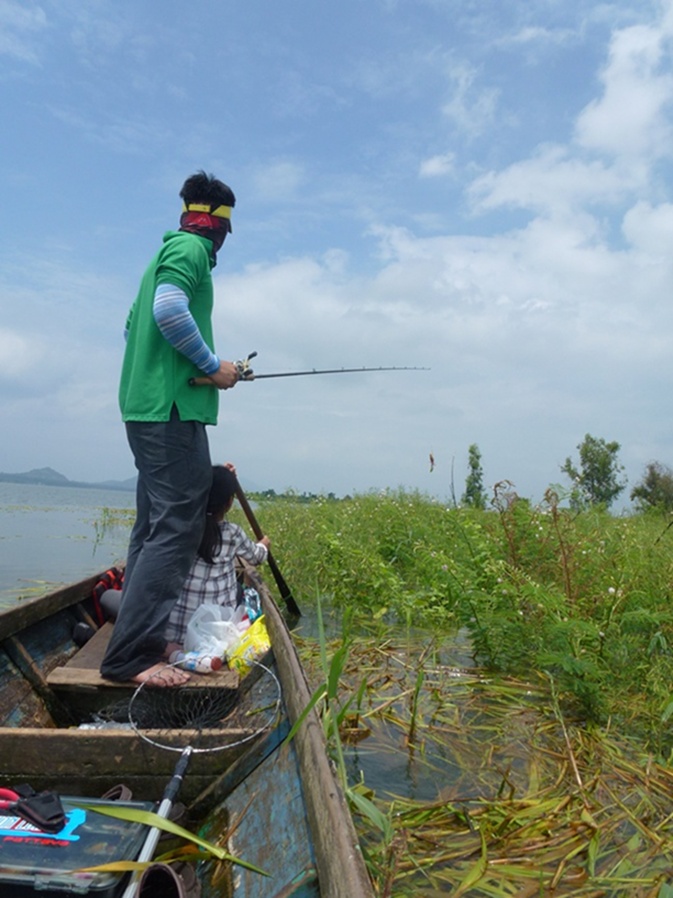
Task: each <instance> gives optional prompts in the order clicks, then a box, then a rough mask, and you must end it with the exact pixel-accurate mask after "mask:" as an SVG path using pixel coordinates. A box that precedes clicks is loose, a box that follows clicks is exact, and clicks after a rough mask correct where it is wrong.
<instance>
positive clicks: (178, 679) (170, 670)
mask: <svg viewBox="0 0 673 898" xmlns="http://www.w3.org/2000/svg"><path fill="white" fill-rule="evenodd" d="M189 680H190V676H189V674H188V673H187V672H186V671H184V670H180V668H178V667H171V666H168V665H166V664H154V665H152V667H148V668H147V670H143V671H141V672H140V673H139V674H136V675H135V677H131V682H132V683H138V685H140V684H141V683H146V684H147V686H151V687H153V688H154V687H155V686H156V687H157V688H159V689H164V688H166V687H171V686H184V685H185V683H189Z"/></svg>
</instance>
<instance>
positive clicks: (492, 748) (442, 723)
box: [298, 637, 673, 898]
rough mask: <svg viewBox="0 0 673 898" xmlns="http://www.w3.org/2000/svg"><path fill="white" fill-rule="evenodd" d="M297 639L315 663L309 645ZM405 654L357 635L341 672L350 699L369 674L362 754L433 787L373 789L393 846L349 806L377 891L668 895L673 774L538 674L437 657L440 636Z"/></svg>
mask: <svg viewBox="0 0 673 898" xmlns="http://www.w3.org/2000/svg"><path fill="white" fill-rule="evenodd" d="M298 642H299V647H300V650H301V652H302V656H303V657H305V663H306V666H307V668H308V669H309V671H313V669H314V665H315V659H316V653H315V651H314V650H312V648H311V640H310V639H307V638H305V637H300V638H299V640H298ZM338 644H339V643H338V640H335V641H334V643H333V644H332V645H331V646H330V647H329V649H328V654H329V653H330V652H331V651H332V650H334V649H336V648H337V647H338ZM409 649H410V647H408V646H405V645H404V644H403V643H401V642H400V641H399V640H398V641H394V640H389V641H388V642H387V644H386V645H385V646H381V645H378V644H377V643H376V641H375V640H373V639H370V640H366V639H363V638H360V639H358V640H357V641H354V642H353V643H352V644H351V646H350V650H349V661H348V664H347V665H344V667H343V669H342V675H341V677H340V683H341V689H342V690H344V692H345V694H346V695H347V694H348V690H349V687H350V686H352V685H354V684H355V683H358V684H361V682H362V678H363V677H364V679H365V680H366V682H367V689H366V690H365V691H364V693H362V694H361V704H362V717H363V719H365V720H366V721H367V725H368V727H369V728H370V730H371V736H368V737H367V738H366V739H365V745H364V749H365V751H366V749H367V743H368V742H373V743H375V745H373V746H372V747H371V749H370V751H371V752H372V753H373V754H374V755H375V756H376V757H377V758H378V759H379V763H382V764H384V765H385V764H390V763H391V759H392V760H393V761H394V758H395V756H399V757H400V759H401V758H404V759H405V763H406V765H407V769H408V771H409V785H410V789H413V783H414V782H415V781H417V780H418V779H420V778H421V777H422V776H424V777H425V779H426V780H427V781H429V782H434V783H435V787H436V792H435V797H434V798H432V799H425V800H419V799H415V798H413V796H411V795H410V794H406V795H405V794H401V793H399V787H401V786H402V785H403V783H401V782H398V783H397V791H395V790H394V789H393V787H392V785H391V787H390V789H389V790H387V791H386V792H380V793H379V794H374V793H372V792H369V793H368V799H369V801H370V802H372V803H374V804H375V805H376V806H377V807H378V808H379V811H380V814H381V815H383V818H382V819H386V820H390V825H391V831H390V833H389V837H388V838H387V839H386V841H385V842H384V841H383V840H382V839H381V837H380V832H379V830H378V829H377V828H376V827H373V826H372V822H371V817H368V816H366V815H364V814H362V815H360V814H359V813H358V808H357V805H356V806H355V807H354V812H355V814H356V819H357V820H358V824H359V829H360V832H361V838H362V841H363V850H364V854H365V857H366V859H367V863H368V867H369V870H370V874H371V875H372V878H373V881H374V884H375V888H376V891H377V894H379V895H382V896H383V895H386V896H407V895H408V896H411V895H416V896H419V895H422V896H428V898H429V896H432V895H440V894H451V895H454V896H455V895H457V894H458V895H459V894H469V895H471V896H501V895H516V896H519V898H520V896H521V895H530V896H533V895H547V894H554V895H559V896H570V895H578V896H579V895H583V896H590V895H599V894H600V895H603V896H613V895H614V896H618V895H623V894H625V893H628V894H629V895H633V896H637V898H640V896H642V898H645V896H651V895H652V896H653V895H657V896H658V895H664V894H665V891H663V892H662V891H660V890H661V888H662V886H663V884H664V883H666V881H667V879H668V877H669V874H670V870H671V869H672V866H671V865H672V864H673V771H672V770H670V769H668V768H667V767H665V766H664V765H662V764H660V763H657V762H656V761H655V760H654V759H653V758H652V757H651V756H649V755H647V754H645V753H644V752H642V750H640V749H639V748H638V747H637V746H636V745H635V744H633V743H632V742H630V741H628V740H626V739H624V738H622V737H618V736H617V735H613V734H612V733H610V731H609V730H605V729H602V728H599V727H593V728H587V727H585V726H581V725H578V724H577V722H575V721H572V720H570V719H567V718H566V717H565V715H564V713H563V710H562V708H561V706H560V703H559V696H558V694H557V692H556V684H555V682H554V681H550V679H549V678H548V677H545V676H544V675H539V676H531V678H530V679H529V680H527V681H523V680H518V679H516V678H511V677H504V678H503V677H494V676H493V675H491V674H489V673H488V672H486V671H484V670H478V669H472V670H469V669H460V668H456V667H453V666H447V665H444V664H435V663H434V661H435V660H436V658H437V657H439V656H440V655H441V652H440V647H439V646H437V645H436V644H435V641H434V640H429V641H428V644H427V645H426V646H425V647H424V650H423V651H422V652H420V653H419V654H414V653H412V652H411V651H409ZM420 657H422V658H423V671H424V678H423V681H422V683H420V685H419V679H420V678H419V675H418V670H419V663H418V662H419V660H420ZM341 701H344V699H343V697H342V698H341ZM412 730H414V731H415V732H416V738H415V739H414V740H411V739H410V738H409V736H410V733H411V732H412ZM421 749H422V750H421ZM362 750H363V745H362V743H359V744H358V748H357V751H358V757H359V758H360V760H362V758H363V755H362ZM344 751H345V752H346V758H345V761H346V764H348V747H347V746H346V747H345V749H344ZM364 779H365V780H366V776H365V778H364ZM359 781H360V788H364V783H363V781H362V776H360V779H359ZM391 782H392V781H391Z"/></svg>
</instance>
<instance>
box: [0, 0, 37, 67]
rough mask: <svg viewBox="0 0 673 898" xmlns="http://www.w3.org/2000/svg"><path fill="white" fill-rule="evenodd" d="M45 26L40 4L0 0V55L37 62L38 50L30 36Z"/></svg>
mask: <svg viewBox="0 0 673 898" xmlns="http://www.w3.org/2000/svg"><path fill="white" fill-rule="evenodd" d="M46 27H47V17H46V15H45V12H44V10H43V9H42V7H41V6H38V5H36V4H25V3H15V2H13V0H0V56H2V55H5V56H11V57H13V58H15V59H18V60H20V61H22V62H29V63H33V64H35V63H37V62H38V58H39V55H38V50H37V47H36V46H35V45H34V44H32V43H31V38H32V37H34V36H35V35H36V34H38V33H39V32H41V31H43V30H44V29H45V28H46Z"/></svg>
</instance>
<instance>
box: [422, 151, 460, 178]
mask: <svg viewBox="0 0 673 898" xmlns="http://www.w3.org/2000/svg"><path fill="white" fill-rule="evenodd" d="M455 161H456V157H455V154H454V153H441V154H440V155H438V156H430V157H429V158H428V159H424V160H423V161H422V162H421V165H420V169H419V175H420V176H421V178H437V177H443V176H445V175H450V174H452V173H453V171H454V167H455Z"/></svg>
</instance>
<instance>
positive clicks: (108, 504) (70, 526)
mask: <svg viewBox="0 0 673 898" xmlns="http://www.w3.org/2000/svg"><path fill="white" fill-rule="evenodd" d="M134 507H135V494H134V493H133V492H132V491H128V492H126V491H123V490H103V489H86V488H79V487H78V488H75V487H57V486H54V487H48V486H39V485H35V484H19V483H0V605H6V604H8V603H10V602H12V601H15V600H16V599H17V598H18V597H20V596H26V595H33V594H36V593H40V592H44V591H46V589H48V588H51V587H55V586H57V585H60V584H64V583H71V582H73V581H74V580H77V579H79V578H80V577H85V576H87V575H89V574H93V573H96V572H97V571H99V570H103V569H104V568H106V567H109V566H110V565H111V564H113V563H114V562H115V561H119V560H121V559H123V558H125V557H126V550H127V546H128V536H129V530H130V523H131V520H132V516H133V515H132V512H133V509H134Z"/></svg>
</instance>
